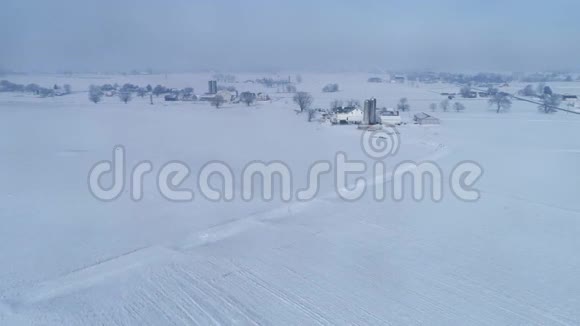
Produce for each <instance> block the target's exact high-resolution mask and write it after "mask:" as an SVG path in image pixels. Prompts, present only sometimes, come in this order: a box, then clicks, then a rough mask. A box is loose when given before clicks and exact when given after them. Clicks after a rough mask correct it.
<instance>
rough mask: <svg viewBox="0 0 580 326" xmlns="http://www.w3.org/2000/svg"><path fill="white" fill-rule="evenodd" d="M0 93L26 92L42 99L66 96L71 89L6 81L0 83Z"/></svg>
mask: <svg viewBox="0 0 580 326" xmlns="http://www.w3.org/2000/svg"><path fill="white" fill-rule="evenodd" d="M0 92H26V93H32V94H35V95H40V96H42V97H48V96H56V95H68V94H70V93H72V88H71V86H70V85H69V84H64V85H62V86H60V85H57V84H54V86H52V87H50V88H49V87H41V86H39V85H37V84H34V83H32V84H27V85H24V84H16V83H12V82H10V81H7V80H2V81H0Z"/></svg>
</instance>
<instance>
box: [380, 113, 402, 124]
mask: <svg viewBox="0 0 580 326" xmlns="http://www.w3.org/2000/svg"><path fill="white" fill-rule="evenodd" d="M379 119H380V120H381V123H382V124H383V125H391V126H392V125H400V124H401V123H402V121H401V115H400V114H399V111H397V110H394V109H386V110H384V111H382V112H381V116H380V118H379Z"/></svg>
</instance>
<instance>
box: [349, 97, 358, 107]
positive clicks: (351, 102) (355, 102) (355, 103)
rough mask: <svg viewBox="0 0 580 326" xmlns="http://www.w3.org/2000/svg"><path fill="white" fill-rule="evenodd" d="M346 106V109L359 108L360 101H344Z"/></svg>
mask: <svg viewBox="0 0 580 326" xmlns="http://www.w3.org/2000/svg"><path fill="white" fill-rule="evenodd" d="M346 106H348V107H359V106H360V101H359V100H356V99H354V98H351V99H350V100H348V101H346Z"/></svg>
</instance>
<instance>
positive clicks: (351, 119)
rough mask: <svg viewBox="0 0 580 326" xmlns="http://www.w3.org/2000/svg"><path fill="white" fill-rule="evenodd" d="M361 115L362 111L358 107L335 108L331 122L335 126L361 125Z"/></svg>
mask: <svg viewBox="0 0 580 326" xmlns="http://www.w3.org/2000/svg"><path fill="white" fill-rule="evenodd" d="M363 115H364V114H363V111H362V110H361V109H360V108H358V107H344V108H336V109H335V110H334V119H332V122H333V123H335V124H338V123H340V124H349V123H361V122H362V121H363Z"/></svg>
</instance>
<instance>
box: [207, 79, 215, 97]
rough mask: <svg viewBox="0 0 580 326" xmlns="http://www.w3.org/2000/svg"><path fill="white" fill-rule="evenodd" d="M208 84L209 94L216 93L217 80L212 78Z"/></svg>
mask: <svg viewBox="0 0 580 326" xmlns="http://www.w3.org/2000/svg"><path fill="white" fill-rule="evenodd" d="M207 86H208V93H209V94H216V93H217V81H215V80H210V81H208V82H207Z"/></svg>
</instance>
